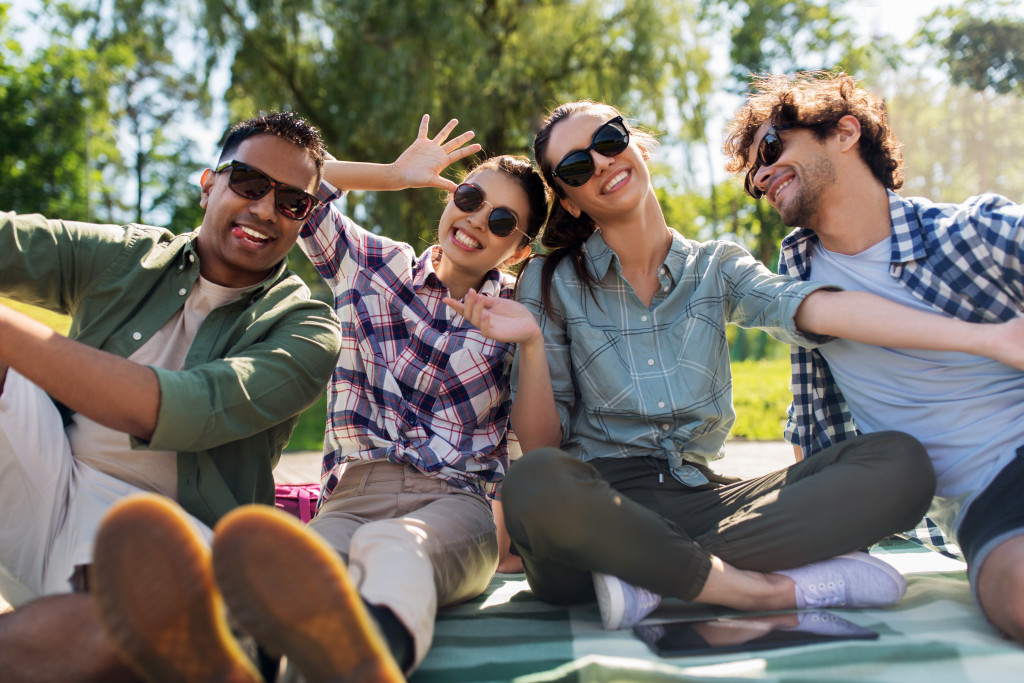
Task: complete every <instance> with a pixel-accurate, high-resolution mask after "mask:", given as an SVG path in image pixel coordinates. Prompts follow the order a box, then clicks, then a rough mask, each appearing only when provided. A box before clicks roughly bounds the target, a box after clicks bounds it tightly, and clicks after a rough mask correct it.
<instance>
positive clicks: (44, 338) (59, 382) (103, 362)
mask: <svg viewBox="0 0 1024 683" xmlns="http://www.w3.org/2000/svg"><path fill="white" fill-rule="evenodd" d="M4 365H7V366H10V367H12V368H14V369H15V370H17V371H18V372H19V373H21V374H22V375H24V376H25V377H26V378H27V379H29V380H30V381H32V382H33V383H34V384H36V385H38V386H39V387H40V388H42V389H43V390H44V391H46V392H47V393H48V394H50V395H51V396H53V397H54V398H56V399H57V400H59V401H60V402H62V403H64V404H65V405H67V406H68V407H69V408H71V409H73V410H75V411H77V412H79V413H81V414H82V415H85V416H86V417H88V418H90V419H92V420H95V421H96V422H99V423H100V424H102V425H104V426H107V427H110V428H111V429H116V430H118V431H122V432H125V433H127V434H131V435H133V436H137V437H139V438H142V439H148V438H149V437H150V436H152V434H153V430H154V429H155V428H156V420H157V414H158V412H159V409H160V385H159V382H158V381H157V377H156V373H155V372H153V371H152V370H151V369H150V368H148V367H146V366H144V365H139V364H138V363H133V362H131V361H129V360H125V359H124V358H120V357H119V356H115V355H113V354H111V353H107V352H106V351H100V350H98V349H94V348H92V347H89V346H86V345H85V344H80V343H78V342H75V341H72V340H70V339H67V338H66V337H63V336H61V335H59V334H57V333H56V332H54V331H53V330H51V329H50V328H49V327H46V326H45V325H43V324H41V323H39V322H36V321H35V320H33V319H32V318H29V317H28V316H26V315H23V314H21V313H18V312H16V311H14V310H12V309H10V308H7V307H5V306H0V366H4Z"/></svg>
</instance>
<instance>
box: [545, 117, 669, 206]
mask: <svg viewBox="0 0 1024 683" xmlns="http://www.w3.org/2000/svg"><path fill="white" fill-rule="evenodd" d="M615 115H616V113H615V112H614V110H611V109H610V108H601V107H595V108H592V109H588V110H585V111H581V112H578V113H575V114H572V115H570V116H567V117H566V118H564V119H562V120H561V121H558V122H557V123H555V124H554V125H553V126H552V128H551V132H550V137H549V140H548V144H547V148H546V149H545V150H544V157H545V161H546V163H548V164H550V166H552V167H553V166H554V165H555V164H557V163H558V162H559V160H561V159H562V158H563V157H564V156H565V155H566V154H569V153H570V152H573V151H575V150H581V149H582V150H585V149H587V147H589V146H590V144H591V141H592V140H593V137H594V133H595V132H596V131H597V129H598V128H600V127H601V126H602V125H604V124H605V123H607V122H608V121H609V120H610V119H611V118H613V117H614V116H615ZM590 155H591V159H593V162H594V174H593V176H591V178H590V179H589V180H587V182H585V183H583V184H582V185H580V186H579V187H571V186H569V185H567V184H565V183H564V182H562V181H561V180H559V179H557V178H556V179H555V183H557V184H558V186H559V188H558V189H559V191H560V195H561V197H560V201H561V202H562V205H563V206H564V207H565V209H566V210H567V211H569V212H570V213H572V214H573V215H576V216H578V215H579V213H580V212H581V211H582V212H585V213H586V214H587V215H588V216H590V217H591V218H593V219H594V221H595V222H596V223H597V224H598V225H600V224H601V223H602V222H603V218H604V217H606V216H612V215H615V214H616V213H620V212H625V211H632V210H634V209H636V207H638V206H641V205H642V200H643V199H644V198H645V197H646V195H647V193H648V191H649V189H650V181H651V176H650V171H649V170H648V168H647V162H646V159H645V155H644V152H643V150H642V149H641V147H640V146H639V144H638V143H637V140H636V139H634V138H633V137H631V138H630V142H629V146H627V147H626V149H625V150H624V151H622V152H621V153H619V154H618V155H616V156H604V155H602V154H600V153H598V152H597V151H595V150H591V151H590Z"/></svg>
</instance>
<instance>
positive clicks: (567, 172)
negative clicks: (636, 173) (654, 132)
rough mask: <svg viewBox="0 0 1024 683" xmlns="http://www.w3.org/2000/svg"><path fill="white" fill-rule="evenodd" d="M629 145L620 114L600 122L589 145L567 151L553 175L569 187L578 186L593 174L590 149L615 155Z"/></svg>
mask: <svg viewBox="0 0 1024 683" xmlns="http://www.w3.org/2000/svg"><path fill="white" fill-rule="evenodd" d="M628 146H629V130H628V129H627V128H626V124H625V123H623V121H622V117H621V116H616V117H615V118H614V119H612V120H611V121H608V122H607V123H605V124H602V125H601V127H600V128H598V129H597V130H596V131H594V137H593V138H592V139H591V141H590V147H587V148H586V149H577V150H573V151H572V152H569V153H568V154H566V155H565V156H564V157H562V160H561V161H559V162H558V164H556V165H555V170H554V171H552V173H553V174H554V176H555V177H556V178H558V179H559V180H561V181H562V182H563V183H565V184H566V185H568V186H570V187H579V186H580V185H582V184H583V183H585V182H587V181H588V180H590V177H591V176H592V175H594V158H593V157H592V156H590V152H591V150H593V151H595V152H597V153H598V154H600V155H601V156H603V157H616V156H618V155H620V154H622V152H623V151H624V150H625V149H626V147H628Z"/></svg>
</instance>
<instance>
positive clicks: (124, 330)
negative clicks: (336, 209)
mask: <svg viewBox="0 0 1024 683" xmlns="http://www.w3.org/2000/svg"><path fill="white" fill-rule="evenodd" d="M198 234H199V231H198V229H197V230H195V231H193V232H191V233H187V234H183V235H177V236H175V235H173V234H172V233H171V232H169V231H168V230H165V229H162V228H154V227H149V226H141V225H127V226H116V225H93V224H88V223H74V222H68V221H56V220H47V219H45V218H43V217H42V216H38V215H31V216H17V215H15V214H13V213H0V294H2V295H3V296H6V297H9V298H12V299H16V300H18V301H21V302H24V303H28V304H35V305H37V306H41V307H43V308H46V309H49V310H52V311H57V312H60V313H65V314H68V315H70V316H71V319H72V322H71V329H70V331H69V333H68V336H69V337H70V338H72V339H74V340H76V341H79V342H82V343H83V344H88V345H89V346H92V347H95V348H98V349H103V350H104V351H109V352H110V353H113V354H116V355H118V356H121V357H128V356H130V355H131V354H132V353H134V352H135V351H136V350H137V349H138V348H139V347H141V346H142V345H143V344H145V343H146V341H147V340H148V339H149V338H150V337H151V336H152V335H153V334H154V333H155V332H156V331H157V330H159V329H160V327H161V326H162V325H163V324H164V323H165V322H167V320H168V319H170V317H171V316H172V315H173V314H174V313H176V312H177V311H178V309H180V308H181V307H182V306H183V305H184V302H185V299H186V298H187V296H188V294H189V293H190V292H191V291H192V285H193V284H194V283H195V281H196V279H197V278H198V277H199V254H198V252H197V251H196V244H195V242H196V236H197V235H198ZM339 349H340V327H339V323H338V320H337V318H336V317H335V315H334V313H333V311H332V310H331V308H330V306H328V305H326V304H324V303H322V302H318V301H316V300H313V299H311V298H310V293H309V289H308V288H307V287H306V285H305V284H304V283H303V282H302V280H301V279H300V278H299V277H298V276H297V275H295V274H294V273H292V272H291V271H289V270H288V269H287V262H286V261H284V260H282V262H281V263H280V264H279V265H278V266H277V268H276V269H275V271H274V272H273V273H272V274H271V275H270V277H268V278H267V279H266V280H264V281H263V282H261V283H260V284H258V285H255V286H253V287H251V288H249V289H247V290H245V291H244V292H243V293H242V295H241V296H240V297H239V299H238V301H236V302H234V303H230V304H227V305H225V306H221V307H219V308H216V309H214V310H213V311H211V312H210V314H209V315H208V316H207V318H206V319H205V320H204V321H203V324H202V326H201V327H200V328H199V331H198V332H197V334H196V336H195V339H194V340H193V342H192V345H191V347H190V348H189V352H188V357H187V359H186V361H185V367H184V369H183V370H181V371H169V370H164V369H161V368H154V371H155V372H156V373H157V378H158V380H159V384H160V411H159V414H158V416H157V425H156V429H155V431H154V432H153V435H152V438H151V439H150V440H149V441H148V442H147V441H142V440H140V439H135V438H133V439H132V447H133V448H135V449H139V450H147V449H153V450H169V451H177V453H178V492H179V496H180V499H181V500H180V502H181V505H182V507H184V508H185V509H186V510H188V512H190V513H191V514H193V515H195V516H196V517H198V518H199V519H200V520H202V521H203V522H205V523H206V524H208V525H210V526H212V525H213V524H214V523H215V522H216V521H217V520H218V519H219V518H220V517H221V516H222V515H224V514H225V513H226V512H228V511H229V510H231V509H232V508H234V507H236V506H237V505H241V504H244V503H267V504H272V503H273V502H274V479H273V475H272V471H273V468H274V466H275V465H276V464H277V461H278V460H279V459H280V456H281V451H282V450H283V449H284V446H285V444H286V443H287V442H288V439H289V437H290V436H291V433H292V430H293V429H294V428H295V424H296V422H297V421H298V414H299V413H300V412H302V411H303V410H304V409H305V408H307V407H309V406H310V405H312V404H313V403H314V402H315V401H316V400H317V398H318V397H319V396H320V394H321V393H322V392H323V390H324V387H325V386H326V383H327V381H328V379H329V378H330V376H331V373H332V371H333V370H334V367H335V364H336V362H337V358H338V352H339Z"/></svg>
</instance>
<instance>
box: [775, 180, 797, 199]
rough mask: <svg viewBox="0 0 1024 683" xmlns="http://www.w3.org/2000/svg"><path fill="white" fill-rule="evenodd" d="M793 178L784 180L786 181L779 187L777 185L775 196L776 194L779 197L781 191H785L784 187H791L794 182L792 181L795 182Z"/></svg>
mask: <svg viewBox="0 0 1024 683" xmlns="http://www.w3.org/2000/svg"><path fill="white" fill-rule="evenodd" d="M793 180H794V179H793V178H790V179H789V180H787V181H786V182H784V183H782V184H781V185H779V186H778V187H777V188H776V189H775V196H776V197H778V196H779V193H780V192H782V191H783V190H784V189H786V188H787V187H789V185H790V183H792V182H793Z"/></svg>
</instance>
